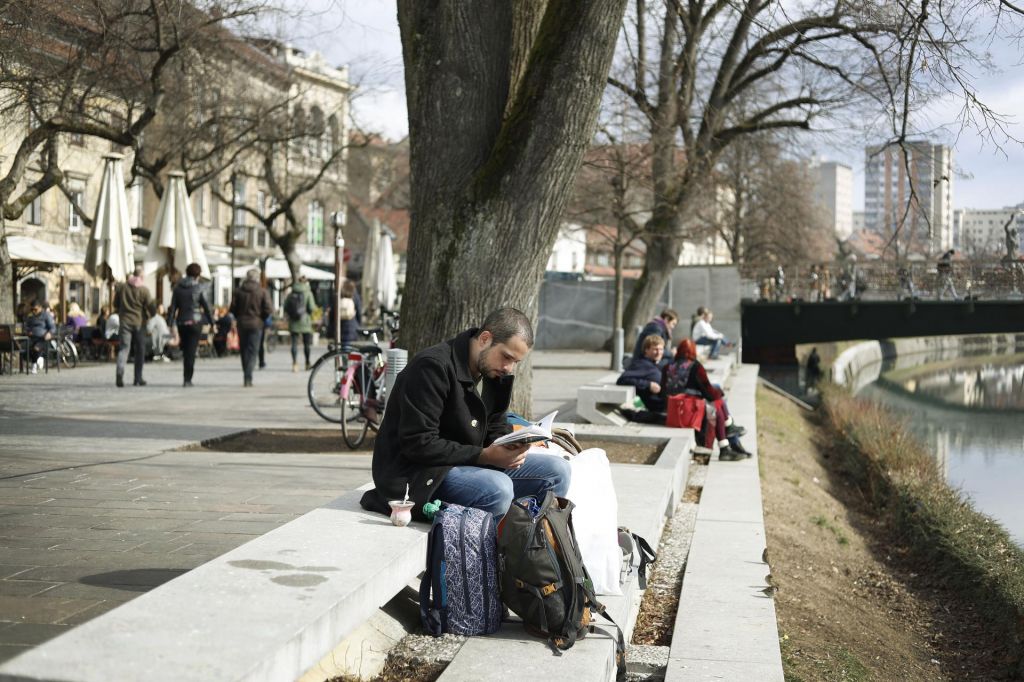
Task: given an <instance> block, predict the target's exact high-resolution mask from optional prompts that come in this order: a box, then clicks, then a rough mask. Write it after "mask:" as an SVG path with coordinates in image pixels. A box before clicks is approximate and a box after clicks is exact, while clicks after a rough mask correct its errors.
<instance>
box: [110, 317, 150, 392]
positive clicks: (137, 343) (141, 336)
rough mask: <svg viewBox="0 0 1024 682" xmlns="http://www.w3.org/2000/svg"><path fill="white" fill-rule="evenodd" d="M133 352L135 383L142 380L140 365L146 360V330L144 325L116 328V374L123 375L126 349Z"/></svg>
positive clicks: (126, 358) (126, 354)
mask: <svg viewBox="0 0 1024 682" xmlns="http://www.w3.org/2000/svg"><path fill="white" fill-rule="evenodd" d="M129 349H131V351H132V352H133V353H135V383H139V382H140V381H142V365H143V363H144V362H146V330H145V328H144V327H126V326H125V325H123V324H122V325H121V327H120V329H119V330H118V348H117V376H119V377H121V376H124V366H125V365H126V364H127V361H128V350H129Z"/></svg>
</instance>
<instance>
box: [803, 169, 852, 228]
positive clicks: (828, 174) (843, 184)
mask: <svg viewBox="0 0 1024 682" xmlns="http://www.w3.org/2000/svg"><path fill="white" fill-rule="evenodd" d="M811 178H812V179H813V180H814V198H815V200H816V201H817V202H818V204H819V205H820V206H821V207H822V210H823V211H824V213H825V219H826V221H827V223H828V226H829V228H830V229H831V230H832V231H833V233H834V234H835V235H836V236H837V237H838V238H840V239H846V238H847V237H849V236H850V233H851V232H853V169H852V168H850V167H849V166H846V165H844V164H841V163H836V162H835V161H825V162H821V163H818V164H815V165H813V166H812V167H811Z"/></svg>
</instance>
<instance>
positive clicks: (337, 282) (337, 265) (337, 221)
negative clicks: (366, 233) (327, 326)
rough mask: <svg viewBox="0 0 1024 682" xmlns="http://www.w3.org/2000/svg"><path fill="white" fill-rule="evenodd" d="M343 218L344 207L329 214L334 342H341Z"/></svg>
mask: <svg viewBox="0 0 1024 682" xmlns="http://www.w3.org/2000/svg"><path fill="white" fill-rule="evenodd" d="M345 218H346V215H345V209H344V208H342V210H340V211H335V212H334V213H332V214H331V223H332V224H333V225H334V301H333V303H332V304H331V312H332V313H333V314H334V342H335V343H341V316H340V315H339V314H338V304H339V303H340V302H341V284H342V282H344V281H345V235H344V234H343V233H342V228H344V227H345Z"/></svg>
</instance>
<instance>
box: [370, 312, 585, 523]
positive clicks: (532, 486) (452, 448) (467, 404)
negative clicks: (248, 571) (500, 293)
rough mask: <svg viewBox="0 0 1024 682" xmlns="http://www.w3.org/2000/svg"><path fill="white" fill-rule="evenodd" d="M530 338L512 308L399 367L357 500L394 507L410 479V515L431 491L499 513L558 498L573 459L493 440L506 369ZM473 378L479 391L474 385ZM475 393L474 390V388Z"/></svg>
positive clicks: (507, 383) (508, 376)
mask: <svg viewBox="0 0 1024 682" xmlns="http://www.w3.org/2000/svg"><path fill="white" fill-rule="evenodd" d="M532 346H533V327H532V325H531V324H530V320H529V318H527V317H526V316H525V315H524V314H523V313H521V312H520V311H518V310H516V309H514V308H500V309H498V310H495V311H494V312H492V313H490V314H489V315H488V316H487V318H486V319H485V320H484V323H483V325H482V326H481V327H480V328H479V329H469V330H467V331H465V332H463V333H461V334H459V335H458V336H456V337H455V338H453V339H449V340H448V341H445V342H444V343H439V344H437V345H436V346H431V347H430V348H427V349H425V350H423V351H421V352H419V353H417V354H416V356H415V357H413V358H412V360H410V361H409V364H408V366H406V368H405V369H404V370H402V372H401V373H400V374H399V375H398V378H397V380H396V381H395V386H394V388H393V389H392V391H391V394H390V396H389V397H388V404H387V410H386V411H385V412H384V420H383V422H382V424H381V427H380V432H379V433H378V434H377V441H376V443H375V444H374V448H373V482H374V484H375V485H376V486H377V487H376V489H374V490H368V491H367V492H366V493H365V494H364V495H363V497H362V500H361V504H362V506H363V508H365V509H368V510H371V511H378V512H380V513H383V514H387V513H390V509H389V508H388V501H389V500H401V499H402V498H403V496H404V495H405V490H406V485H408V486H409V499H411V500H412V501H413V502H415V505H414V507H413V513H414V515H415V516H416V518H419V519H423V518H425V517H424V516H423V504H424V503H425V502H429V501H432V500H434V499H440V500H442V501H444V502H450V503H455V504H460V505H463V506H467V507H475V508H478V509H483V510H485V511H488V512H490V513H491V514H493V515H494V516H495V517H501V516H504V514H505V512H506V511H508V507H509V505H510V504H511V503H512V500H513V499H515V498H518V497H522V496H525V495H536V496H538V497H539V498H541V499H543V497H544V495H545V494H546V493H547V491H548V490H552V491H554V492H555V494H557V495H561V496H564V495H565V493H566V492H567V491H568V489H569V476H570V472H569V463H568V462H566V461H565V460H564V459H562V458H560V457H551V456H550V455H533V456H530V457H527V456H526V451H527V449H528V446H527V445H523V444H510V445H494V444H493V441H494V439H495V438H497V437H499V436H501V435H503V434H505V433H508V432H509V431H511V429H512V427H511V426H509V424H508V423H507V421H506V411H507V410H508V405H509V400H510V399H511V397H512V382H513V376H512V370H513V369H515V366H516V364H517V363H519V362H520V361H521V360H522V359H523V358H524V357H526V355H527V354H528V353H529V352H530V349H531V348H532ZM478 385H479V387H480V388H479V389H478V388H477V386H478ZM478 391H479V392H478Z"/></svg>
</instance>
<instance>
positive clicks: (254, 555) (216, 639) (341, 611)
mask: <svg viewBox="0 0 1024 682" xmlns="http://www.w3.org/2000/svg"><path fill="white" fill-rule="evenodd" d="M361 495H362V491H359V490H357V491H353V492H351V493H348V494H346V495H344V496H342V497H340V498H338V499H337V500H335V501H333V502H331V503H330V504H328V505H326V506H324V507H322V508H320V509H316V510H314V511H312V512H310V513H308V514H305V515H304V516H302V517H300V518H298V519H296V520H295V521H292V522H291V523H288V524H286V525H284V526H281V527H280V528H277V529H275V530H273V531H271V532H270V533H267V534H266V535H263V536H261V537H259V538H257V539H255V540H253V541H251V542H248V543H246V544H245V545H242V546H241V547H239V548H237V549H235V550H233V551H231V552H228V553H227V554H225V555H223V556H221V557H218V558H217V559H214V560H213V561H210V562H208V563H206V564H203V565H202V566H199V567H198V568H195V569H194V570H192V571H189V572H188V573H186V574H185V575H183V576H181V577H179V578H176V579H175V580H172V581H170V582H168V583H166V584H164V585H162V586H161V587H160V588H158V589H155V590H153V591H151V592H148V593H146V594H144V595H142V596H140V597H138V598H136V599H134V600H132V601H130V602H128V603H126V604H125V605H123V606H121V607H119V608H117V609H114V610H113V611H110V612H108V613H106V614H104V615H102V616H100V617H98V618H96V619H94V620H91V621H89V622H87V623H85V624H83V625H80V626H78V627H76V628H74V629H73V630H71V631H70V632H68V633H66V634H64V635H61V636H60V637H57V638H55V639H53V640H50V641H49V642H46V643H45V644H42V645H41V646H39V647H36V648H35V649H32V650H30V651H28V652H26V653H24V654H22V655H21V656H18V657H16V658H14V659H11V660H10V661H8V662H7V663H5V664H4V665H3V666H0V680H3V681H5V682H7V681H12V682H13V681H14V680H19V681H24V680H50V681H56V680H62V681H68V682H72V681H73V682H110V681H111V680H148V681H151V682H159V681H164V680H166V681H167V682H209V681H210V680H218V681H222V680H246V681H257V680H268V681H269V680H276V681H281V680H294V679H296V678H298V677H299V676H300V675H302V674H303V673H304V672H305V671H306V670H307V669H309V668H310V667H312V666H313V665H314V664H316V663H317V662H318V661H319V660H320V659H321V657H322V656H323V655H324V654H326V653H327V652H328V651H330V650H331V649H332V648H333V647H334V646H335V645H336V644H337V643H338V642H339V641H341V640H342V639H344V638H345V637H346V636H347V635H348V634H349V633H351V632H352V631H353V630H355V629H356V628H357V627H359V626H360V625H361V624H362V623H364V622H365V621H366V620H367V619H368V618H370V616H372V615H374V614H375V613H377V610H378V608H379V607H380V606H381V605H383V604H384V603H386V602H387V601H388V600H389V599H391V598H392V597H393V596H394V595H395V594H397V593H398V592H399V591H401V590H402V588H403V587H405V585H406V584H407V583H408V582H410V581H411V580H412V579H414V578H415V577H416V575H417V574H418V573H419V572H420V571H421V570H422V569H423V557H424V553H425V551H426V538H427V535H426V531H427V526H426V525H424V524H414V525H412V526H409V527H406V528H395V527H393V526H392V525H391V524H390V522H389V521H388V520H387V518H385V517H384V516H381V515H379V514H372V513H369V512H366V511H363V510H362V509H361V508H360V507H359V497H360V496H361ZM371 546H372V547H373V552H372V554H369V553H366V552H365V551H363V550H361V549H359V548H366V547H371ZM353 550H356V551H353Z"/></svg>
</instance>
